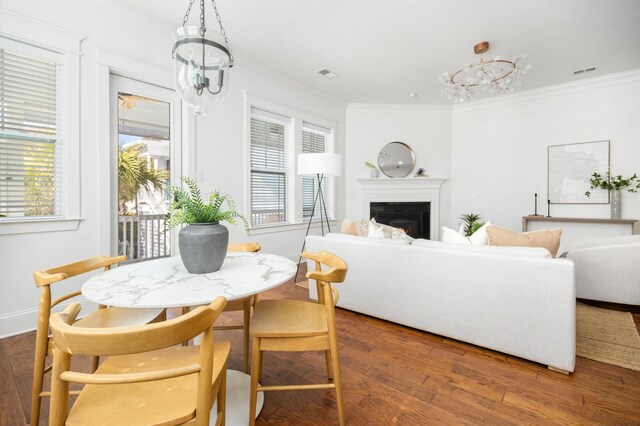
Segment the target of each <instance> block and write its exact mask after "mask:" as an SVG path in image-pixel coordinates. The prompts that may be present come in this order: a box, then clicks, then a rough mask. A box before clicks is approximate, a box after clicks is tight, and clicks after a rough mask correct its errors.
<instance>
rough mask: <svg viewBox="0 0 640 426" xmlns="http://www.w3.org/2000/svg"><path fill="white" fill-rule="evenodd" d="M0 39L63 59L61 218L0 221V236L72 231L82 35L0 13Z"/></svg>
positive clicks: (76, 219) (76, 206)
mask: <svg viewBox="0 0 640 426" xmlns="http://www.w3.org/2000/svg"><path fill="white" fill-rule="evenodd" d="M0 22H2V23H3V25H2V29H1V30H0V37H2V38H5V39H8V40H10V41H12V42H17V43H22V44H25V45H27V46H28V47H35V48H37V49H42V50H49V51H51V52H53V53H56V54H58V55H62V56H63V57H64V80H63V90H64V91H65V94H64V97H65V99H66V105H65V111H64V115H65V117H66V123H65V124H66V126H65V151H64V160H63V161H64V174H65V175H64V177H63V182H64V185H63V187H62V193H63V205H62V209H63V211H62V216H51V217H38V218H29V217H26V218H14V219H7V220H3V221H2V222H0V235H7V234H28V233H37V232H54V231H73V230H76V229H78V227H79V225H80V221H81V220H82V218H81V212H80V55H81V51H80V44H81V42H82V40H84V38H85V37H84V36H83V35H80V34H76V33H72V32H70V31H67V30H64V29H61V28H57V27H54V26H52V25H49V24H44V23H42V22H39V21H36V20H33V19H30V18H26V17H24V16H21V15H18V14H15V13H11V12H8V11H6V10H0Z"/></svg>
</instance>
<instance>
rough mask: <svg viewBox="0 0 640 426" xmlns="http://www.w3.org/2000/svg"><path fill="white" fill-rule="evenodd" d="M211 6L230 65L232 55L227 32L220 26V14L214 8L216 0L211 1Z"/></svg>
mask: <svg viewBox="0 0 640 426" xmlns="http://www.w3.org/2000/svg"><path fill="white" fill-rule="evenodd" d="M211 4H212V5H213V10H214V12H215V13H216V19H217V20H218V24H219V25H220V34H222V36H223V37H224V45H225V46H226V47H227V50H228V51H229V59H231V63H233V53H231V47H230V46H229V39H228V38H227V32H226V31H225V30H224V27H223V26H222V19H221V18H220V13H218V6H216V0H211Z"/></svg>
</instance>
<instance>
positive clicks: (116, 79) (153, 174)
mask: <svg viewBox="0 0 640 426" xmlns="http://www.w3.org/2000/svg"><path fill="white" fill-rule="evenodd" d="M111 88H112V103H113V104H112V108H111V111H112V112H113V114H112V117H113V118H114V119H116V120H117V122H116V123H115V124H114V125H112V129H113V134H114V135H117V139H116V138H115V137H114V138H113V139H115V140H113V151H114V154H113V155H114V156H115V158H116V159H117V160H116V161H115V162H113V163H115V170H114V173H113V175H114V178H113V179H112V182H114V185H113V186H114V187H115V188H116V193H117V194H116V195H115V196H113V197H112V199H115V200H116V201H115V202H114V203H112V204H115V205H113V206H112V208H113V209H114V211H115V212H117V224H116V225H115V226H114V228H115V231H114V232H113V233H112V239H113V242H114V243H115V247H114V249H113V252H114V253H117V254H118V255H126V256H127V257H128V258H129V262H138V261H142V260H149V259H156V258H159V257H165V256H170V255H171V251H172V250H171V246H172V241H173V238H172V235H171V234H172V233H171V231H170V230H169V228H168V221H167V208H168V205H169V201H168V197H167V195H168V193H169V188H170V186H171V185H173V184H175V183H176V181H177V178H178V177H179V176H180V173H179V172H180V170H177V169H178V168H179V165H180V158H179V157H180V151H181V150H180V143H179V139H178V138H179V136H180V132H179V131H177V128H178V127H179V119H180V114H179V113H177V112H176V108H179V105H180V103H179V101H177V97H176V94H175V92H174V91H173V90H169V89H166V88H162V87H158V86H154V85H151V84H147V83H142V82H139V81H136V80H131V79H127V78H124V77H120V76H115V75H112V76H111ZM114 216H116V214H114Z"/></svg>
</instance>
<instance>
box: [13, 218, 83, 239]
mask: <svg viewBox="0 0 640 426" xmlns="http://www.w3.org/2000/svg"><path fill="white" fill-rule="evenodd" d="M81 220H82V219H81V218H79V217H77V218H51V219H15V220H2V221H0V235H12V234H34V233H37V232H59V231H75V230H77V229H78V227H79V226H80V221H81Z"/></svg>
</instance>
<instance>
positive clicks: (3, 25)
mask: <svg viewBox="0 0 640 426" xmlns="http://www.w3.org/2000/svg"><path fill="white" fill-rule="evenodd" d="M0 35H1V36H3V37H7V38H10V39H13V40H16V41H21V42H25V43H28V44H37V45H38V47H45V48H48V49H51V50H55V51H60V50H63V51H65V52H67V53H72V54H75V55H81V51H80V43H82V40H84V39H85V36H84V35H82V34H78V33H74V32H71V31H67V30H65V29H62V28H59V27H56V26H53V25H50V24H47V23H45V22H42V21H37V20H35V19H31V18H27V17H26V16H23V15H19V14H17V13H13V12H9V11H8V10H4V9H0Z"/></svg>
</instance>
